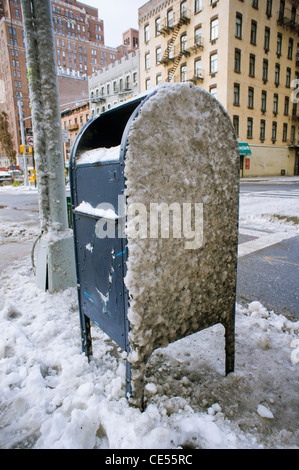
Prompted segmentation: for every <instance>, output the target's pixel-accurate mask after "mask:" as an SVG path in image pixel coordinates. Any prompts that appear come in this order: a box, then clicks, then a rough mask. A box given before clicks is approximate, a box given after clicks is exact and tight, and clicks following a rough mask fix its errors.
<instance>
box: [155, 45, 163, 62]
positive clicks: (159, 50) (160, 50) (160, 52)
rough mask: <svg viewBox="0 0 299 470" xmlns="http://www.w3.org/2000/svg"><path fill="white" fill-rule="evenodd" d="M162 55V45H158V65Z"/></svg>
mask: <svg viewBox="0 0 299 470" xmlns="http://www.w3.org/2000/svg"><path fill="white" fill-rule="evenodd" d="M161 56H162V49H161V47H157V49H156V65H159V64H160V61H161Z"/></svg>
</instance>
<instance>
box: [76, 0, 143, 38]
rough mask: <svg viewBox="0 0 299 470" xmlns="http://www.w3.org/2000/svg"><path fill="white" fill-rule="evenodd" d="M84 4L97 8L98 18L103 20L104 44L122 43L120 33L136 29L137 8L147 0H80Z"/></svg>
mask: <svg viewBox="0 0 299 470" xmlns="http://www.w3.org/2000/svg"><path fill="white" fill-rule="evenodd" d="M82 1H83V3H85V4H86V5H90V6H92V7H95V8H98V10H99V18H100V19H101V20H104V32H105V46H111V47H117V46H119V45H120V44H122V33H123V32H125V31H126V30H127V29H129V28H134V29H138V8H140V7H141V6H142V5H144V4H145V3H147V0H82Z"/></svg>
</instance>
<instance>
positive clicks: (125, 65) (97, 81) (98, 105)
mask: <svg viewBox="0 0 299 470" xmlns="http://www.w3.org/2000/svg"><path fill="white" fill-rule="evenodd" d="M88 81H89V97H90V102H91V117H94V116H96V115H98V114H101V113H103V112H105V111H108V110H109V109H111V108H113V107H114V106H117V105H118V104H119V103H122V102H123V101H126V100H128V99H130V98H132V97H134V96H137V95H138V94H139V51H138V50H137V51H136V52H133V53H130V54H128V55H126V56H124V57H123V58H122V59H119V60H118V61H117V62H115V63H114V64H111V65H109V66H108V67H106V68H104V69H101V70H99V71H98V72H95V73H93V74H92V75H91V76H90V77H89V80H88Z"/></svg>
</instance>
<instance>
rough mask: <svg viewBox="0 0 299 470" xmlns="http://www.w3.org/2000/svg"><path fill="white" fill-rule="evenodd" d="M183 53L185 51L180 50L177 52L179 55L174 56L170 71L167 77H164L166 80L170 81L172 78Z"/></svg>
mask: <svg viewBox="0 0 299 470" xmlns="http://www.w3.org/2000/svg"><path fill="white" fill-rule="evenodd" d="M184 53H185V51H181V52H180V53H179V55H178V56H177V57H176V58H175V61H174V63H173V66H172V69H171V70H170V72H169V74H168V77H167V79H166V81H167V82H171V80H172V79H173V76H174V74H175V71H176V69H177V68H178V65H179V63H180V61H181V58H182V57H183V55H184Z"/></svg>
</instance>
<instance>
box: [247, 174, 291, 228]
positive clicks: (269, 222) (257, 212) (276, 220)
mask: <svg viewBox="0 0 299 470" xmlns="http://www.w3.org/2000/svg"><path fill="white" fill-rule="evenodd" d="M279 183H283V180H279ZM279 183H278V188H279ZM290 188H291V184H290ZM245 189H246V186H245ZM261 198H262V199H261ZM261 200H262V203H261ZM239 221H240V226H244V227H246V226H250V227H251V228H255V229H257V230H266V231H267V230H269V231H284V232H289V233H293V234H294V236H295V235H297V234H298V233H299V224H298V221H299V205H298V199H297V198H291V197H290V195H289V193H288V192H287V191H285V194H283V192H282V191H281V190H280V191H279V195H278V194H277V195H276V196H275V194H271V195H270V194H269V192H265V193H261V192H257V193H256V194H254V193H251V194H246V193H243V194H241V198H240V217H239Z"/></svg>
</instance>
